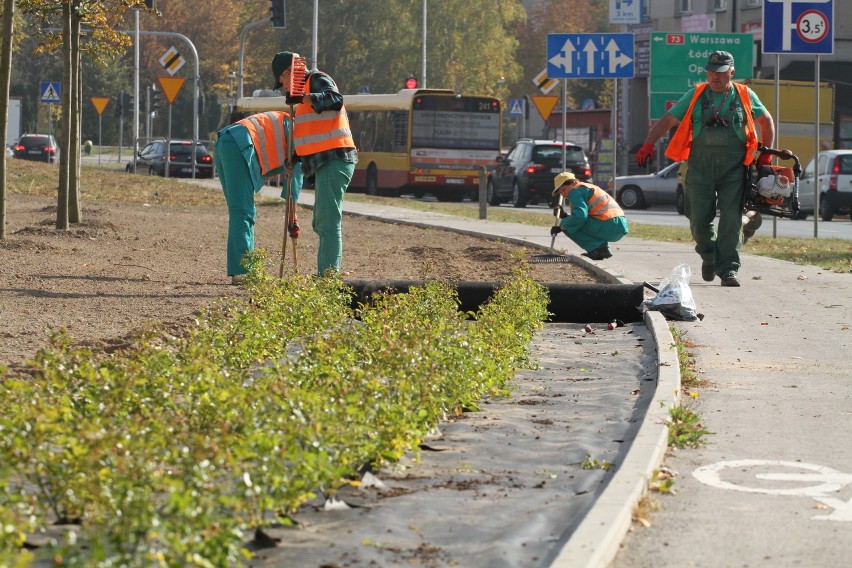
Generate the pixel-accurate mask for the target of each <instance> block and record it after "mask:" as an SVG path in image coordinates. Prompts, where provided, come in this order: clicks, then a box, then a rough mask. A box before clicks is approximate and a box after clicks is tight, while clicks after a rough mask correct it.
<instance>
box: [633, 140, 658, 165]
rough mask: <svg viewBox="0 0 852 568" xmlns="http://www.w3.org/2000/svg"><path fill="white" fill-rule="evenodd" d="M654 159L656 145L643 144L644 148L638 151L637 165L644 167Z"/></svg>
mask: <svg viewBox="0 0 852 568" xmlns="http://www.w3.org/2000/svg"><path fill="white" fill-rule="evenodd" d="M653 159H654V145H653V144H642V148H640V149H639V151H638V152H636V165H637V166H639V167H642V168H644V167H645V164H647V163H648V162H649V161H651V160H653Z"/></svg>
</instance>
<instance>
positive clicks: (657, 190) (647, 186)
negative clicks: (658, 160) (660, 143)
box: [609, 162, 683, 214]
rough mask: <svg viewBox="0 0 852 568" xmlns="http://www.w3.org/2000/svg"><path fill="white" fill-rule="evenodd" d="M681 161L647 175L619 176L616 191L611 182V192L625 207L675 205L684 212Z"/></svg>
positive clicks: (644, 207)
mask: <svg viewBox="0 0 852 568" xmlns="http://www.w3.org/2000/svg"><path fill="white" fill-rule="evenodd" d="M680 164H681V163H680V162H675V163H673V164H670V165H668V166H666V167H665V168H663V169H662V170H660V171H658V172H656V173H653V174H645V175H635V176H618V177H617V178H615V191H614V192H613V188H612V182H610V187H609V190H610V193H613V194H614V195H615V199H616V200H617V201H618V203H619V205H621V206H622V207H624V208H625V209H646V208H648V207H651V206H654V205H674V206H675V207H676V208H677V212H678V213H681V214H682V213H683V186H682V185H681V184H680V183H679V182H678V169H679V168H680Z"/></svg>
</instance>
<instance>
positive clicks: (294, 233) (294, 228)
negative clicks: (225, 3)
mask: <svg viewBox="0 0 852 568" xmlns="http://www.w3.org/2000/svg"><path fill="white" fill-rule="evenodd" d="M287 231H288V232H289V233H290V238H291V239H298V238H299V234H301V232H302V228H301V227H300V226H299V218H298V217H295V216H294V217H293V222H292V223H290V225H289V226H288V227H287Z"/></svg>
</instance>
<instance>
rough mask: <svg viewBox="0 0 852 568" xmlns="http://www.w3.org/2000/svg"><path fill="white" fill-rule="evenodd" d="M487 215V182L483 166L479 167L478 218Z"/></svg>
mask: <svg viewBox="0 0 852 568" xmlns="http://www.w3.org/2000/svg"><path fill="white" fill-rule="evenodd" d="M487 217H488V182H487V180H486V174H485V168H479V218H480V219H485V218H487Z"/></svg>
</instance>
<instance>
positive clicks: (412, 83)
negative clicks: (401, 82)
mask: <svg viewBox="0 0 852 568" xmlns="http://www.w3.org/2000/svg"><path fill="white" fill-rule="evenodd" d="M405 88H406V89H416V88H417V79H416V78H415V77H414V75H409V76H408V79H406V80H405Z"/></svg>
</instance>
